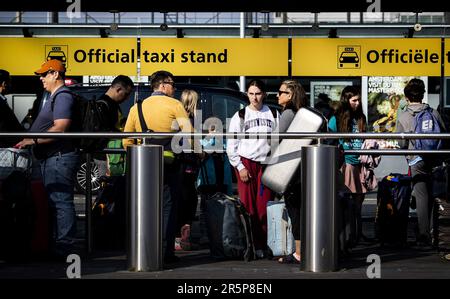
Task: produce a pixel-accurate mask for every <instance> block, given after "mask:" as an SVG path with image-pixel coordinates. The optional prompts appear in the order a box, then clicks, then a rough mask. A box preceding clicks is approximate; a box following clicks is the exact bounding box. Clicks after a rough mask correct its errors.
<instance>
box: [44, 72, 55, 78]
mask: <svg viewBox="0 0 450 299" xmlns="http://www.w3.org/2000/svg"><path fill="white" fill-rule="evenodd" d="M54 72H55V71H53V70H50V71H46V72H45V73H42V74H41V77H47V75H48V74H53V73H54Z"/></svg>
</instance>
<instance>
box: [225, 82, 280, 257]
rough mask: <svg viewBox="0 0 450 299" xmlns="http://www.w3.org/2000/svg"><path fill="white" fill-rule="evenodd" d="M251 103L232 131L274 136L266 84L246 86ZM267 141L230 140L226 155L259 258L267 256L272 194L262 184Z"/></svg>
mask: <svg viewBox="0 0 450 299" xmlns="http://www.w3.org/2000/svg"><path fill="white" fill-rule="evenodd" d="M247 96H248V99H249V101H250V104H249V105H248V106H247V107H245V108H244V109H242V110H240V111H238V112H236V113H235V114H234V116H233V117H232V118H231V122H230V126H229V132H244V133H271V132H274V131H275V129H276V127H277V126H278V119H279V113H278V111H272V110H271V109H270V108H269V107H268V106H266V105H264V104H263V102H264V98H265V97H266V89H265V84H264V83H263V82H262V81H260V80H252V81H251V82H250V83H249V84H248V87H247ZM270 148H271V146H270V142H269V141H268V140H267V139H228V140H227V154H228V157H229V160H230V163H231V165H232V166H233V167H234V168H235V170H236V177H237V184H238V192H239V198H240V200H241V202H242V204H243V205H244V207H245V209H246V210H247V212H248V213H249V215H250V218H251V223H252V232H253V238H254V245H255V249H256V257H257V258H263V257H264V256H266V254H267V212H266V207H267V202H268V201H269V200H271V199H272V198H273V194H272V191H271V190H270V189H268V188H267V187H265V186H263V185H262V183H261V176H262V173H263V164H262V162H263V161H265V160H266V158H267V156H268V154H269V152H270Z"/></svg>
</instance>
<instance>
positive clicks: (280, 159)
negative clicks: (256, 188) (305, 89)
mask: <svg viewBox="0 0 450 299" xmlns="http://www.w3.org/2000/svg"><path fill="white" fill-rule="evenodd" d="M325 122H326V119H325V117H324V116H323V115H322V114H321V113H320V112H319V111H317V110H315V109H312V108H309V107H305V108H300V110H298V111H297V113H296V114H295V116H294V119H293V120H292V123H291V124H290V125H289V128H288V129H287V131H286V132H318V131H319V130H320V128H321V127H322V125H323V124H324V123H325ZM312 141H313V140H312V139H283V140H282V141H281V142H280V144H279V145H278V146H277V147H276V149H275V150H274V152H273V154H272V156H271V159H270V161H269V163H268V164H269V165H267V167H266V169H265V170H264V173H263V175H262V178H261V180H262V183H263V184H264V185H265V186H267V187H268V188H270V189H271V190H272V191H274V192H276V193H278V194H284V192H286V190H287V188H288V186H289V185H290V183H291V180H292V178H293V177H294V174H295V173H296V171H297V169H298V168H299V166H300V160H301V147H302V146H305V145H309V144H311V143H312Z"/></svg>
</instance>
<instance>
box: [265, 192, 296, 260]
mask: <svg viewBox="0 0 450 299" xmlns="http://www.w3.org/2000/svg"><path fill="white" fill-rule="evenodd" d="M267 246H268V247H269V249H270V250H271V253H272V256H286V255H289V254H291V253H293V252H294V251H295V241H294V236H293V234H292V224H291V219H290V218H289V215H288V211H287V209H286V204H285V203H284V201H269V202H267Z"/></svg>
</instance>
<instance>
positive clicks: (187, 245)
mask: <svg viewBox="0 0 450 299" xmlns="http://www.w3.org/2000/svg"><path fill="white" fill-rule="evenodd" d="M180 246H181V248H183V250H191V226H190V225H189V224H185V225H183V227H182V228H181V239H180Z"/></svg>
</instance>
